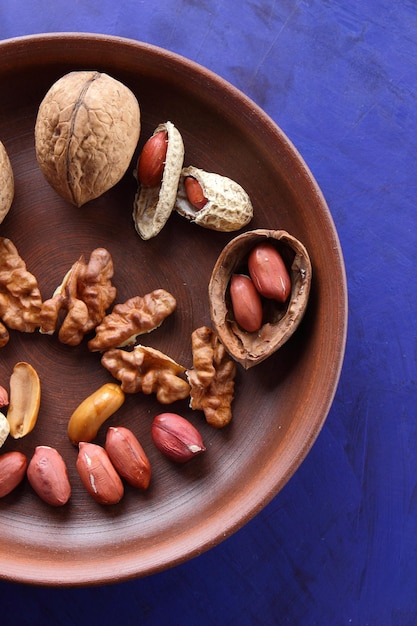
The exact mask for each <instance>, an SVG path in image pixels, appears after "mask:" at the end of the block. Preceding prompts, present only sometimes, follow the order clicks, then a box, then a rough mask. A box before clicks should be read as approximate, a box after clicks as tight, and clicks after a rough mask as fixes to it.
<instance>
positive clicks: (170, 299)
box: [88, 289, 177, 352]
mask: <svg viewBox="0 0 417 626" xmlns="http://www.w3.org/2000/svg"><path fill="white" fill-rule="evenodd" d="M176 306H177V301H176V300H175V298H174V296H172V295H171V294H170V293H169V292H168V291H165V289H155V290H154V291H151V292H150V293H147V294H145V295H144V296H134V297H133V298H129V300H127V301H126V302H124V303H123V304H116V306H114V307H113V310H112V312H111V313H109V314H108V315H106V316H105V318H104V319H103V321H102V322H101V324H99V325H98V326H97V327H96V331H95V332H96V336H95V337H93V339H90V341H89V342H88V347H89V349H90V350H92V351H93V352H94V351H99V352H104V351H105V350H108V349H109V348H121V347H123V346H128V345H131V344H134V343H135V342H136V339H137V337H138V336H139V335H142V334H143V333H150V332H151V331H152V330H155V328H158V326H160V325H161V324H162V322H163V321H164V319H165V318H166V317H168V315H171V313H173V312H174V311H175V308H176Z"/></svg>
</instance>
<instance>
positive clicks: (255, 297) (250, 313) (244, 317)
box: [230, 274, 262, 333]
mask: <svg viewBox="0 0 417 626" xmlns="http://www.w3.org/2000/svg"><path fill="white" fill-rule="evenodd" d="M230 298H231V301H232V308H233V315H234V317H235V320H236V322H237V323H238V324H239V326H240V327H241V328H243V330H246V331H247V332H248V333H253V332H256V331H257V330H259V329H260V327H261V326H262V302H261V298H260V296H259V293H258V292H257V290H256V289H255V286H254V284H253V282H252V280H251V279H250V278H249V276H245V275H244V274H233V276H232V278H231V280H230Z"/></svg>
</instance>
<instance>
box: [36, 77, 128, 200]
mask: <svg viewBox="0 0 417 626" xmlns="http://www.w3.org/2000/svg"><path fill="white" fill-rule="evenodd" d="M139 134H140V109H139V104H138V101H137V99H136V97H135V96H134V94H133V93H132V92H131V91H130V89H128V88H127V87H126V86H125V85H123V84H122V83H121V82H119V81H118V80H115V79H114V78H112V77H111V76H108V75H107V74H102V73H100V72H96V71H77V72H70V73H69V74H66V75H65V76H63V77H62V78H60V79H59V80H58V81H57V82H56V83H54V84H53V85H52V87H51V88H50V89H49V91H48V93H47V94H46V95H45V97H44V99H43V100H42V102H41V104H40V107H39V111H38V115H37V119H36V125H35V147H36V157H37V160H38V163H39V167H40V168H41V170H42V172H43V174H44V176H45V178H46V180H47V181H48V182H49V184H50V185H51V186H52V187H53V188H54V189H55V191H57V193H59V194H60V195H61V196H62V197H63V198H65V200H68V202H71V203H72V204H75V205H76V206H81V205H83V204H85V203H86V202H88V201H89V200H93V199H94V198H98V197H99V196H101V195H102V194H103V193H104V192H105V191H108V190H109V189H110V188H111V187H113V186H114V185H115V184H116V183H117V182H119V180H120V179H121V178H122V176H123V175H124V174H125V172H126V170H127V168H128V167H129V165H130V162H131V160H132V157H133V153H134V151H135V149H136V146H137V143H138V140H139Z"/></svg>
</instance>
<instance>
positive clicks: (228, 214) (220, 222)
mask: <svg viewBox="0 0 417 626" xmlns="http://www.w3.org/2000/svg"><path fill="white" fill-rule="evenodd" d="M187 176H192V177H193V178H195V179H196V180H197V181H198V182H199V183H200V185H201V188H202V190H203V192H204V196H205V197H206V198H207V200H208V202H207V204H206V205H205V206H204V207H203V208H202V209H200V210H198V209H196V208H195V207H193V205H192V204H191V203H190V202H189V200H188V197H187V193H186V191H185V185H184V181H185V179H186V178H187ZM175 210H176V211H177V212H178V213H179V214H180V215H182V216H183V217H186V218H187V219H189V220H191V221H192V222H193V223H194V224H198V225H199V226H203V227H204V228H209V229H211V230H219V231H223V232H231V231H234V230H239V229H240V228H243V226H246V224H248V223H249V222H250V221H251V219H252V217H253V207H252V203H251V201H250V198H249V196H248V194H247V193H246V191H245V190H244V189H243V188H242V187H241V186H240V185H239V184H238V183H237V182H235V181H234V180H231V179H230V178H228V177H227V176H222V175H221V174H215V173H213V172H205V171H204V170H201V169H199V168H197V167H194V166H192V165H191V166H189V167H185V168H184V169H183V170H182V172H181V178H180V182H179V186H178V194H177V200H176V203H175Z"/></svg>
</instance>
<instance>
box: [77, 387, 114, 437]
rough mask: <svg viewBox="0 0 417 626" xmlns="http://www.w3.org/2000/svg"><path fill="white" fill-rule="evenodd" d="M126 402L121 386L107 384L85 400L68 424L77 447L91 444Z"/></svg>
mask: <svg viewBox="0 0 417 626" xmlns="http://www.w3.org/2000/svg"><path fill="white" fill-rule="evenodd" d="M124 401H125V394H124V393H123V391H122V389H121V388H120V385H117V384H116V383H106V384H104V385H102V386H101V387H100V388H99V389H97V390H96V391H95V392H94V393H92V394H91V395H90V396H88V398H86V399H85V400H83V401H82V402H81V404H80V405H79V406H78V407H77V408H76V409H75V411H74V412H73V414H72V415H71V417H70V420H69V422H68V437H69V439H70V441H71V442H72V443H73V444H74V445H77V444H79V443H80V441H86V442H90V441H92V440H93V439H94V437H95V436H96V435H97V433H98V431H99V428H100V426H101V425H102V424H104V422H105V421H106V420H107V419H108V418H109V417H110V416H111V415H113V413H115V412H116V411H117V410H118V409H120V407H121V406H122V404H123V403H124Z"/></svg>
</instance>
